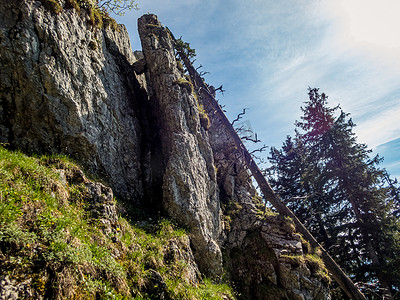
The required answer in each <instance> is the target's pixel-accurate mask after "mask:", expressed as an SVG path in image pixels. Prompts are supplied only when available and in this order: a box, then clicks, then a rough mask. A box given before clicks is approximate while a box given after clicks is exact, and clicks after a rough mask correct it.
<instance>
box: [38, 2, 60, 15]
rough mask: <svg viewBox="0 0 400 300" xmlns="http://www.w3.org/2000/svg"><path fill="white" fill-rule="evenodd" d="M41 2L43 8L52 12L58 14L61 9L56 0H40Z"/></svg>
mask: <svg viewBox="0 0 400 300" xmlns="http://www.w3.org/2000/svg"><path fill="white" fill-rule="evenodd" d="M41 2H42V5H43V6H44V8H45V9H47V10H50V11H51V12H52V13H55V14H59V13H60V12H62V10H63V9H62V6H61V5H60V4H59V3H58V2H57V0H41Z"/></svg>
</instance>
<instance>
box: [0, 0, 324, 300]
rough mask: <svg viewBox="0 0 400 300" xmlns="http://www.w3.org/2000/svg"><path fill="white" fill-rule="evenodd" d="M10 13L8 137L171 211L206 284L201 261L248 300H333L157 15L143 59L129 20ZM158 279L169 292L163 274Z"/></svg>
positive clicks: (99, 194) (2, 137)
mask: <svg viewBox="0 0 400 300" xmlns="http://www.w3.org/2000/svg"><path fill="white" fill-rule="evenodd" d="M60 2H61V3H64V2H63V1H60ZM0 11H1V14H2V18H0V64H1V69H0V80H1V82H0V143H8V144H9V145H10V147H11V148H19V149H21V150H23V151H25V152H30V153H32V152H34V153H64V154H67V155H70V156H72V157H73V158H74V159H75V160H77V161H78V162H80V163H81V164H83V165H84V166H85V167H86V168H87V169H88V170H89V171H91V172H92V173H95V174H97V175H99V176H100V177H102V178H103V180H104V181H106V182H107V183H109V184H110V186H111V188H112V189H113V191H114V193H115V194H116V195H118V196H119V197H120V198H122V199H124V201H126V202H131V203H135V204H140V205H142V206H148V207H149V206H150V207H151V206H153V207H154V208H156V209H159V208H160V207H161V206H162V207H163V211H164V212H165V214H167V215H168V216H169V217H170V218H173V219H175V220H176V221H177V222H178V223H179V224H180V225H181V226H184V227H185V228H187V229H188V232H189V233H190V242H189V241H187V246H188V247H189V244H190V248H191V249H192V250H193V255H192V251H191V250H190V249H189V250H187V249H186V250H185V251H181V249H179V247H178V244H174V243H171V245H170V249H169V250H170V251H169V253H170V254H171V259H172V260H173V259H175V257H180V259H182V257H181V256H184V257H183V259H184V260H185V261H187V264H188V265H190V266H191V267H190V268H189V269H190V270H191V271H190V272H189V273H190V274H192V275H191V278H192V281H193V282H194V283H196V282H197V278H198V269H197V267H199V269H200V271H201V272H202V274H205V275H207V276H210V277H213V278H215V279H218V278H220V277H221V275H222V274H223V273H224V272H225V273H226V275H227V277H228V278H229V280H231V281H232V282H234V283H235V285H236V286H237V287H238V289H239V292H240V293H241V298H243V299H328V298H329V296H328V295H329V293H328V288H327V283H326V282H325V281H324V280H325V278H323V276H321V274H320V273H318V270H319V269H318V268H317V267H315V266H314V265H313V264H312V263H310V261H309V260H307V257H306V256H307V254H308V253H307V251H308V250H306V248H307V247H305V245H304V243H303V242H302V240H301V237H300V236H299V235H298V234H297V233H296V232H295V231H294V230H293V227H292V226H291V224H290V221H288V220H285V219H283V218H281V217H279V216H277V215H275V214H269V215H268V214H265V213H264V212H263V211H261V210H260V207H259V205H258V204H257V203H258V202H259V200H257V195H256V190H255V189H254V187H253V186H252V184H251V180H250V176H249V174H248V172H247V170H246V168H245V166H244V164H243V162H242V161H241V158H240V155H241V154H240V151H237V149H234V145H233V144H232V142H231V141H230V140H229V138H228V135H227V134H226V132H225V131H224V128H223V126H220V123H219V120H218V119H216V118H213V112H212V110H211V108H210V107H207V103H206V102H203V100H202V99H201V98H198V96H197V95H196V86H194V85H193V84H192V82H191V81H190V78H188V77H187V75H185V73H184V72H183V71H182V70H181V69H180V68H178V66H177V60H176V57H175V50H174V47H173V41H172V39H171V36H170V35H169V33H168V31H167V30H166V29H165V28H164V27H162V26H161V24H160V22H159V21H158V19H157V17H156V16H154V15H145V16H143V17H141V18H140V19H139V23H138V24H139V26H138V28H139V33H140V36H141V41H142V49H143V52H135V54H134V53H133V52H132V50H131V46H130V43H129V38H128V34H127V31H126V29H125V27H124V26H122V25H119V27H118V30H113V29H111V28H106V29H101V30H100V29H96V28H93V27H92V26H91V25H90V24H89V23H88V22H87V21H86V15H85V14H86V12H85V11H84V10H82V11H81V13H80V14H78V13H77V12H76V10H74V9H67V8H66V9H64V11H63V12H62V13H60V14H54V13H52V12H51V11H49V10H46V9H45V8H44V7H43V6H42V5H41V2H39V1H34V0H21V1H18V3H14V2H10V1H7V0H0ZM202 107H204V108H205V109H206V111H207V112H208V115H209V116H210V119H211V126H209V125H210V124H208V119H207V122H205V121H204V120H205V119H204V118H202V116H201V115H202V114H204V112H202V111H201V110H202ZM78 177H79V176H78ZM87 189H88V191H89V192H90V195H91V198H90V199H91V200H90V204H89V210H90V211H91V212H92V213H93V214H94V215H96V217H98V218H100V219H102V220H103V223H105V224H108V223H109V224H112V223H113V222H115V221H116V219H117V215H116V211H115V207H114V206H113V204H112V198H113V196H112V191H111V189H109V188H107V187H105V186H103V185H100V184H95V183H88V184H87ZM221 249H222V250H221ZM187 253H189V255H188V254H187ZM149 278H150V279H149V283H147V284H148V285H149V289H150V287H152V286H153V287H154V285H157V287H158V288H159V289H161V291H158V292H157V293H159V294H163V293H164V290H163V289H164V288H165V287H164V283H163V279H162V278H160V276H159V274H158V273H156V272H155V273H152V274H151V276H150V277H149ZM4 280H5V282H7V285H10V286H12V284H11V283H10V282H9V280H8V279H4ZM4 280H3V281H4ZM153 283H154V284H153ZM16 288H18V289H19V288H20V287H16ZM8 290H9V291H10V293H11V292H12V288H10V289H8ZM8 290H7V293H8Z"/></svg>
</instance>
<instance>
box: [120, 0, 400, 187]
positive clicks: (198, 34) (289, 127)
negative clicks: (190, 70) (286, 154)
mask: <svg viewBox="0 0 400 300" xmlns="http://www.w3.org/2000/svg"><path fill="white" fill-rule="evenodd" d="M138 5H139V7H140V10H139V11H131V12H128V13H127V14H126V15H125V16H124V17H119V18H118V22H119V23H122V24H125V25H126V26H127V28H128V31H129V34H130V37H131V42H132V47H133V49H134V50H136V49H140V47H141V46H140V41H139V38H138V36H137V29H136V20H137V18H138V17H140V16H141V15H142V14H145V13H154V14H156V15H158V17H159V19H160V21H161V22H162V23H163V24H164V25H166V26H168V27H169V28H170V29H171V31H172V32H173V33H174V35H175V36H176V37H180V36H182V39H183V40H184V41H187V42H189V43H190V45H191V47H192V48H194V49H196V53H197V57H196V59H197V61H196V63H195V65H197V66H198V65H199V64H201V65H203V68H202V69H201V70H204V71H208V72H210V74H208V75H206V76H205V78H206V80H207V82H208V83H210V84H212V85H214V86H219V85H221V84H222V85H223V87H224V89H225V90H226V92H225V94H224V96H222V95H220V96H219V100H220V102H221V103H222V104H224V105H226V110H227V115H228V118H230V119H231V120H232V119H234V118H235V117H236V115H237V114H238V113H239V112H241V110H242V109H243V108H245V107H246V108H248V111H247V113H246V116H245V119H246V120H247V121H249V122H250V123H251V127H252V129H253V130H254V131H255V132H257V134H258V138H260V139H261V140H262V142H263V143H265V144H266V145H268V146H275V147H280V146H281V145H282V142H283V141H284V139H285V137H286V135H288V134H289V135H293V133H294V121H295V120H296V119H299V118H300V116H301V111H300V106H301V105H302V104H303V102H305V101H306V100H307V88H308V87H309V86H310V87H319V88H320V91H321V92H325V93H326V94H327V95H329V103H330V105H332V106H334V105H336V104H340V105H341V107H342V109H343V110H344V111H345V112H348V113H351V117H352V118H353V121H354V122H355V123H356V124H357V127H356V128H355V132H356V134H357V136H358V142H360V143H366V144H367V145H368V147H369V148H370V149H373V150H374V153H379V154H380V155H382V156H384V157H385V160H384V163H383V164H382V167H386V168H387V170H388V171H389V173H390V174H391V175H392V176H393V177H397V178H399V179H400V1H398V0H282V1H275V0H273V1H272V0H248V1H238V0H213V1H204V0H203V1H201V0H185V1H183V0H144V1H138ZM264 153H265V156H266V155H267V153H266V152H264Z"/></svg>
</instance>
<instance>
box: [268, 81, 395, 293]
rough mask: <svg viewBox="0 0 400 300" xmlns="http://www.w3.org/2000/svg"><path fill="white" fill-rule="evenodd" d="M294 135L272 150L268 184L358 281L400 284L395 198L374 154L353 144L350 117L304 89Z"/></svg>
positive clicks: (316, 92)
mask: <svg viewBox="0 0 400 300" xmlns="http://www.w3.org/2000/svg"><path fill="white" fill-rule="evenodd" d="M308 96H309V100H308V101H307V102H306V103H305V106H304V107H302V108H301V109H302V112H303V116H302V117H301V121H297V122H296V123H295V125H296V127H297V129H296V134H295V138H294V139H293V138H291V137H288V138H287V139H286V141H285V143H284V145H283V147H282V149H281V150H278V149H276V148H272V149H271V156H270V158H269V159H270V162H271V164H272V167H271V168H270V170H271V174H272V175H273V176H272V177H271V183H272V184H273V185H274V186H275V188H276V189H277V191H278V192H279V193H280V195H281V197H282V198H283V199H285V201H286V203H287V205H288V206H289V207H290V208H291V209H292V210H293V211H294V212H295V214H296V215H297V216H298V217H299V218H300V219H301V221H303V222H304V223H305V224H306V226H308V228H309V230H310V231H312V233H313V234H314V235H315V236H316V237H317V238H318V239H319V241H320V242H321V243H322V244H323V245H324V246H325V248H327V249H328V251H329V252H330V253H331V254H332V255H334V256H335V257H336V259H337V261H338V262H339V264H340V265H341V266H342V267H344V268H345V269H346V271H347V272H349V274H351V275H352V276H353V277H354V279H355V280H356V281H360V282H364V283H369V284H372V285H373V284H374V283H375V282H378V284H377V288H381V289H383V290H384V291H386V293H392V294H393V293H394V292H395V290H396V289H399V287H400V285H399V283H400V282H399V278H400V277H399V273H398V272H399V271H396V270H399V269H400V264H399V259H398V258H397V257H398V256H399V255H400V249H399V248H400V245H399V236H398V234H399V233H398V232H399V228H400V227H399V222H398V220H397V218H395V216H394V213H395V212H396V205H395V204H396V199H395V198H394V196H393V195H395V193H393V182H392V187H391V186H390V185H388V184H387V182H388V181H387V177H388V176H387V173H386V172H385V171H384V170H381V169H379V168H378V166H377V165H378V163H379V162H380V160H381V159H380V158H379V157H378V156H377V157H374V158H373V159H370V156H369V155H370V153H371V151H370V150H368V149H367V146H366V145H365V144H359V143H357V141H356V136H355V134H354V133H353V128H354V126H355V125H354V123H353V122H352V120H351V118H349V114H346V113H344V112H343V111H342V110H341V109H340V107H339V106H337V107H334V108H330V107H329V106H328V103H327V98H328V97H327V96H326V95H325V94H323V93H322V94H320V93H319V90H318V89H309V93H308Z"/></svg>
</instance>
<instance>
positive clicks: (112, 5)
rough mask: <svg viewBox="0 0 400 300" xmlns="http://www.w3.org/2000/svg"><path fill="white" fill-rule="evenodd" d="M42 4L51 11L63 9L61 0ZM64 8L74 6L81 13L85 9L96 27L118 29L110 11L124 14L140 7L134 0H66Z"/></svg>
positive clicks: (46, 0) (51, 0)
mask: <svg viewBox="0 0 400 300" xmlns="http://www.w3.org/2000/svg"><path fill="white" fill-rule="evenodd" d="M40 1H41V3H42V5H43V6H44V7H45V8H46V9H47V10H50V11H51V12H53V13H55V14H59V13H61V12H62V11H63V6H62V3H61V2H60V1H59V0H40ZM64 8H66V9H69V8H73V9H75V10H76V11H77V13H80V12H81V10H85V11H86V12H87V14H88V16H89V23H90V24H91V25H92V26H93V27H94V28H102V27H104V28H106V27H111V28H113V29H115V30H117V29H118V26H117V22H116V21H115V20H114V19H113V18H112V17H111V16H110V13H113V14H115V15H119V16H123V15H124V14H125V12H126V11H127V10H132V9H138V7H137V4H136V3H135V1H134V0H100V1H97V0H66V1H65V6H64Z"/></svg>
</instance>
